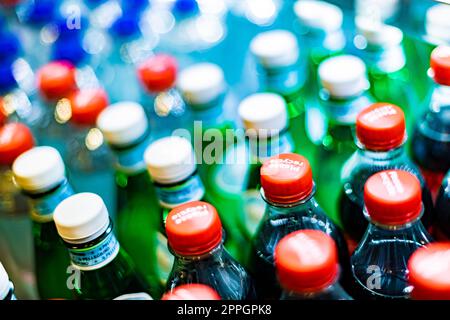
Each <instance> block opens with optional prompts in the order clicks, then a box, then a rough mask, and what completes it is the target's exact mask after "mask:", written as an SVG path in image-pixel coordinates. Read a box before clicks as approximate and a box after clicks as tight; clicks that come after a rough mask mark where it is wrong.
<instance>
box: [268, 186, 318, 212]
mask: <svg viewBox="0 0 450 320" xmlns="http://www.w3.org/2000/svg"><path fill="white" fill-rule="evenodd" d="M260 192H261V197H262V198H263V199H264V201H265V202H266V203H267V208H266V213H265V215H266V217H267V218H274V217H278V216H281V215H288V214H291V213H296V214H298V213H299V212H305V214H309V213H310V212H314V210H316V208H318V207H319V204H318V203H317V201H316V199H315V198H314V194H315V186H314V188H313V191H312V192H311V193H310V194H309V195H308V196H307V197H306V198H305V199H303V200H301V201H298V202H294V203H286V204H282V203H275V202H272V201H270V200H268V199H267V197H266V195H265V194H264V189H262V188H261V191H260Z"/></svg>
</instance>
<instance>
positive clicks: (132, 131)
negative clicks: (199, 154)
mask: <svg viewBox="0 0 450 320" xmlns="http://www.w3.org/2000/svg"><path fill="white" fill-rule="evenodd" d="M97 127H98V128H99V129H100V130H101V131H102V133H103V136H104V138H105V140H106V141H107V143H108V145H109V146H110V148H111V149H112V152H113V154H114V158H115V159H114V166H115V172H116V174H115V180H116V188H117V204H116V208H117V215H116V216H117V219H116V220H117V227H116V232H117V237H118V239H119V241H120V243H121V245H122V246H123V248H124V249H125V250H126V251H127V252H128V253H129V254H130V256H131V258H132V259H133V261H134V262H135V263H136V268H137V270H138V271H139V272H140V273H141V274H142V275H143V276H144V277H145V279H146V281H147V282H148V283H149V285H150V288H151V290H152V293H151V296H152V297H153V298H155V299H158V298H159V297H160V296H161V294H162V286H161V284H160V271H159V269H158V256H157V248H158V247H159V246H158V242H159V240H158V230H159V229H160V226H161V225H162V217H161V214H160V207H159V204H158V202H157V198H156V194H155V190H154V187H153V185H152V182H151V180H150V177H149V176H148V173H147V171H146V165H145V161H144V152H145V150H146V148H147V147H148V145H149V143H150V139H151V138H150V130H149V126H148V121H147V118H146V116H145V112H144V109H143V108H142V106H141V105H140V104H138V103H136V102H131V101H123V102H118V103H115V104H112V105H110V106H109V107H108V108H106V109H105V110H104V111H103V112H102V113H101V114H100V115H99V117H98V118H97Z"/></svg>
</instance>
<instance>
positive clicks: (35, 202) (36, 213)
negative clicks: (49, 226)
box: [25, 178, 74, 223]
mask: <svg viewBox="0 0 450 320" xmlns="http://www.w3.org/2000/svg"><path fill="white" fill-rule="evenodd" d="M25 194H26V195H27V196H28V198H29V199H30V205H31V219H32V220H33V221H34V222H38V223H46V222H51V221H53V212H54V211H55V209H56V207H57V206H58V205H59V204H60V203H61V202H62V201H63V200H64V199H66V198H68V197H70V196H72V195H73V194H74V191H73V189H72V186H71V185H70V183H69V182H68V180H67V179H66V178H65V179H64V180H63V181H62V182H61V183H60V184H59V185H57V186H56V187H54V188H52V189H50V190H47V191H42V192H40V193H33V194H32V193H27V192H25Z"/></svg>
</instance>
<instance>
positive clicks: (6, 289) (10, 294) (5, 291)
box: [0, 262, 17, 301]
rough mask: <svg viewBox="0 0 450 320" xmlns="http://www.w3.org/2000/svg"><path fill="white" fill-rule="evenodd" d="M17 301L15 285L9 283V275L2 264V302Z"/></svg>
mask: <svg viewBox="0 0 450 320" xmlns="http://www.w3.org/2000/svg"><path fill="white" fill-rule="evenodd" d="M1 300H3V301H7V300H17V298H16V295H15V293H14V285H13V283H12V282H11V281H9V276H8V273H7V272H6V270H5V268H4V267H3V264H2V263H1V262H0V301H1Z"/></svg>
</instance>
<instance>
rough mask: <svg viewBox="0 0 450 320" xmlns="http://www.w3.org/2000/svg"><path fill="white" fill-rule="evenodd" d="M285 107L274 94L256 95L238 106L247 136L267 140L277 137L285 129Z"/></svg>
mask: <svg viewBox="0 0 450 320" xmlns="http://www.w3.org/2000/svg"><path fill="white" fill-rule="evenodd" d="M286 109H287V107H286V102H285V101H284V99H283V98H282V97H281V96H280V95H278V94H275V93H256V94H252V95H250V96H248V97H247V98H245V99H244V100H242V101H241V103H240V104H239V116H240V117H241V120H242V122H243V123H244V127H245V129H246V131H247V135H249V136H250V137H260V138H267V137H271V136H274V135H277V134H279V133H280V131H282V130H283V129H284V128H286V127H287V121H288V116H287V110H286Z"/></svg>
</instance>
